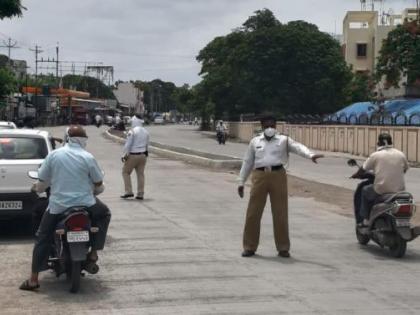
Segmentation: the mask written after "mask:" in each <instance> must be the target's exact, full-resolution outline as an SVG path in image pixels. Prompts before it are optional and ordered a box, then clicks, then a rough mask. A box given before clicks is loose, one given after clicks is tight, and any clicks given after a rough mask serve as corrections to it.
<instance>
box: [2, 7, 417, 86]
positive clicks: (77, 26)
mask: <svg viewBox="0 0 420 315" xmlns="http://www.w3.org/2000/svg"><path fill="white" fill-rule="evenodd" d="M411 2H414V0H401V1H388V3H392V5H393V6H394V8H395V9H396V11H397V12H398V11H399V10H401V8H403V7H404V6H412V5H413V3H411ZM23 4H24V6H26V7H27V8H28V10H27V11H25V12H24V16H23V18H21V19H12V20H4V21H0V30H1V31H0V37H3V38H6V37H7V36H10V37H12V38H14V39H16V40H18V41H19V45H20V46H21V47H22V48H21V49H16V50H13V55H12V57H15V58H22V59H26V60H28V62H29V64H30V65H31V66H32V67H34V66H33V64H34V62H33V61H34V54H33V52H30V51H29V50H28V47H29V46H33V45H34V44H35V43H37V44H40V45H41V46H42V47H43V49H44V52H43V56H44V57H45V58H46V57H48V56H50V57H53V56H54V54H55V44H56V42H60V54H61V59H62V60H78V61H83V60H86V61H101V62H103V63H104V64H107V65H113V66H114V68H115V79H123V80H128V79H141V80H152V79H154V78H161V79H163V80H168V81H174V82H175V83H176V84H178V85H181V84H182V83H184V82H186V83H190V84H194V83H197V82H198V81H199V80H200V78H199V76H198V72H199V70H200V65H199V64H198V63H197V62H196V60H195V56H196V55H197V54H198V52H199V51H200V49H202V48H203V47H204V46H205V45H206V44H207V43H208V42H210V41H211V40H212V39H213V38H214V37H216V36H220V35H225V34H227V33H229V32H230V31H231V30H232V29H234V28H236V27H239V26H241V24H242V23H243V22H244V21H245V20H246V19H247V18H248V17H249V16H250V15H252V14H253V12H254V11H256V10H258V9H263V8H268V9H270V10H272V11H273V12H274V13H275V15H276V16H277V18H278V19H279V20H280V21H282V22H287V21H290V20H297V19H302V20H307V21H309V22H312V23H314V24H317V25H318V26H319V27H320V29H321V30H323V31H328V32H334V30H335V29H336V30H337V32H341V25H342V19H343V17H344V15H345V12H346V10H358V9H359V8H360V2H359V1H356V0H353V1H350V0H335V1H331V0H300V1H287V0H118V1H110V0H108V1H103V0H102V1H101V0H42V1H39V0H38V1H36V0H23ZM3 52H4V53H5V52H6V51H3Z"/></svg>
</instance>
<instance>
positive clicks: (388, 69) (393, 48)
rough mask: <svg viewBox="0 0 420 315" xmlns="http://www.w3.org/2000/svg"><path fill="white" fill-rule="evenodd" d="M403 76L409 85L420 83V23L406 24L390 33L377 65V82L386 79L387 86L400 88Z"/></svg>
mask: <svg viewBox="0 0 420 315" xmlns="http://www.w3.org/2000/svg"><path fill="white" fill-rule="evenodd" d="M402 76H404V77H406V78H407V84H408V85H411V84H414V83H415V82H416V81H417V82H418V83H420V23H419V22H418V21H412V22H407V21H406V22H404V24H403V25H398V26H397V27H396V28H395V29H394V30H392V31H391V32H389V33H388V37H387V38H386V39H385V40H384V42H383V45H382V48H381V51H380V56H379V58H378V63H377V65H376V79H377V81H380V80H382V78H385V86H386V87H391V86H394V87H396V88H398V87H399V83H400V82H401V78H402Z"/></svg>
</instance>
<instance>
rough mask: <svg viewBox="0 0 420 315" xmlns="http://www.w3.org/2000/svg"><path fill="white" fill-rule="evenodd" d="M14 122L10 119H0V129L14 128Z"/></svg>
mask: <svg viewBox="0 0 420 315" xmlns="http://www.w3.org/2000/svg"><path fill="white" fill-rule="evenodd" d="M16 128H17V127H16V125H15V123H13V122H11V121H0V129H16Z"/></svg>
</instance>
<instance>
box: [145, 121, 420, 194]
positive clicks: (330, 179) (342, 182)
mask: <svg viewBox="0 0 420 315" xmlns="http://www.w3.org/2000/svg"><path fill="white" fill-rule="evenodd" d="M148 130H149V131H150V133H151V137H152V138H151V139H152V140H153V141H156V142H159V143H163V144H168V145H172V146H180V147H186V148H190V149H193V150H198V151H202V152H207V153H211V154H218V155H226V156H232V157H237V158H240V159H242V158H243V156H244V154H245V152H246V149H247V144H245V143H238V142H232V141H229V140H228V142H227V143H226V145H225V146H223V145H218V144H217V143H216V138H209V137H207V136H203V135H202V133H201V132H200V131H198V129H197V127H194V126H189V125H166V126H150V127H148ZM322 153H325V152H322ZM325 156H326V157H325V158H324V159H321V160H319V163H318V165H314V164H313V163H312V162H311V161H310V160H307V159H304V158H301V157H300V156H297V155H294V154H291V158H290V161H289V167H288V171H289V173H290V174H291V175H294V176H297V177H300V178H303V179H307V180H311V181H315V182H319V183H323V184H330V185H335V186H338V187H344V188H347V189H352V190H353V189H355V187H356V185H357V183H358V181H357V180H354V179H350V178H349V177H350V176H351V175H352V174H353V173H354V172H355V169H354V168H350V167H349V166H348V165H347V159H348V158H349V155H346V154H339V153H336V152H334V153H332V152H326V153H325ZM356 158H358V159H361V160H364V159H365V158H364V157H356ZM406 183H407V190H408V191H410V192H411V193H412V194H413V195H414V198H415V199H416V200H417V201H420V169H419V168H411V169H410V170H409V171H408V173H407V174H406Z"/></svg>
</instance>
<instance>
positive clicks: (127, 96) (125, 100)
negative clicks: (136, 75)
mask: <svg viewBox="0 0 420 315" xmlns="http://www.w3.org/2000/svg"><path fill="white" fill-rule="evenodd" d="M114 95H115V97H116V98H117V101H118V104H119V106H120V108H121V109H122V111H123V113H124V115H132V114H135V113H144V103H143V91H142V90H140V89H139V88H137V87H135V86H134V84H133V83H132V82H121V83H118V85H117V88H116V89H115V90H114Z"/></svg>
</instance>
